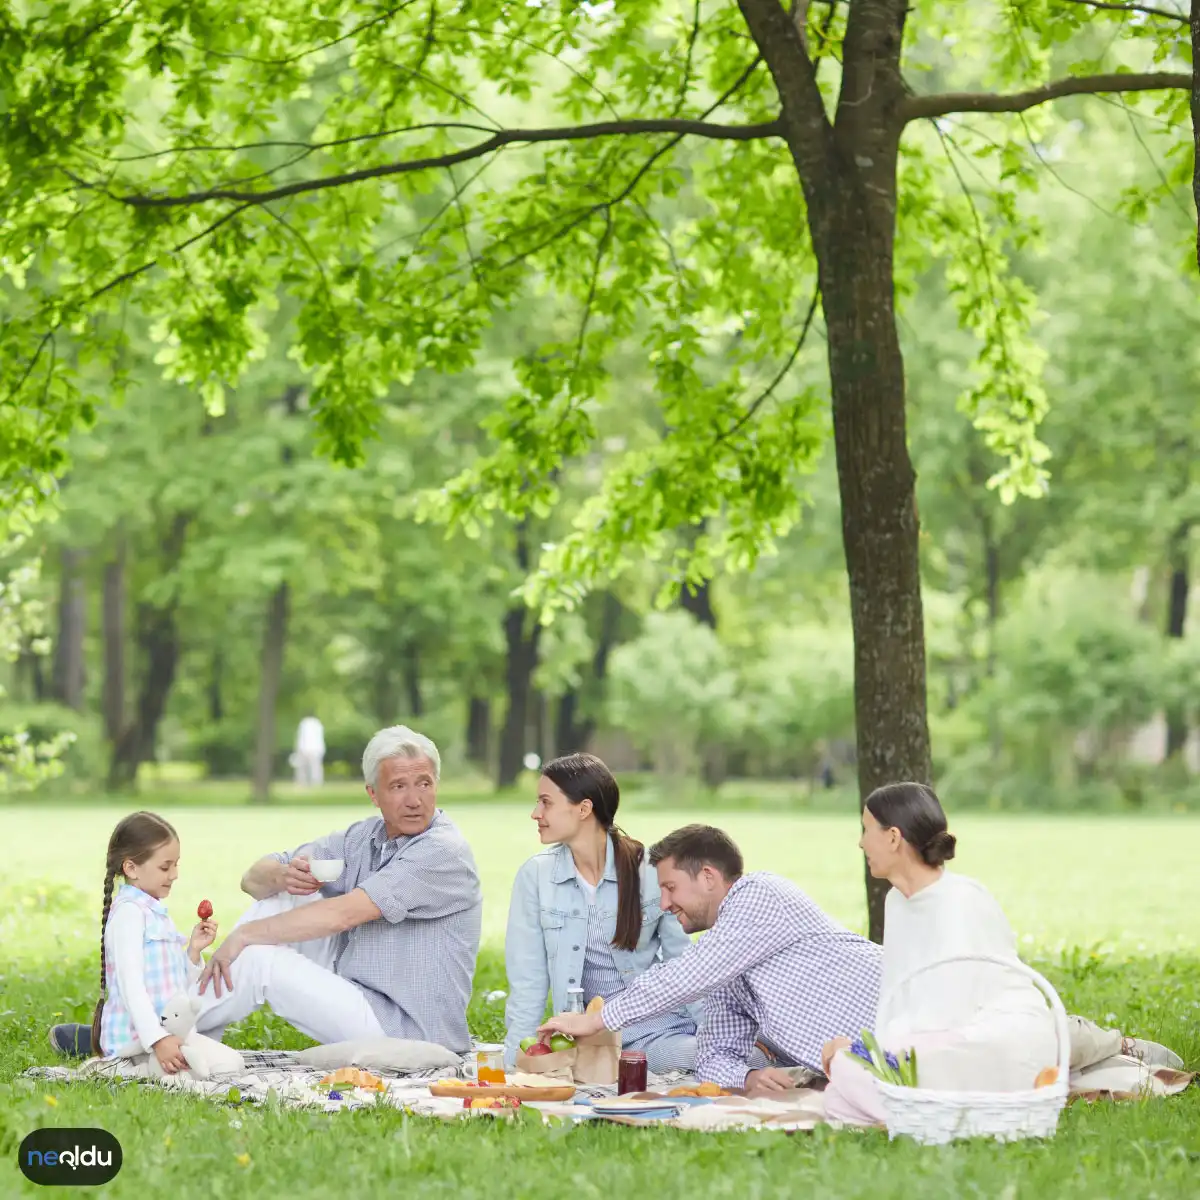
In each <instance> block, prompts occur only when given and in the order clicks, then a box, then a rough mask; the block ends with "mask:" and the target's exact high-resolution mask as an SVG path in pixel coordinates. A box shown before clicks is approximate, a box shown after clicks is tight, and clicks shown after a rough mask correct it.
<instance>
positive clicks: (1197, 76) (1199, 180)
mask: <svg viewBox="0 0 1200 1200" xmlns="http://www.w3.org/2000/svg"><path fill="white" fill-rule="evenodd" d="M1191 26H1192V62H1193V63H1200V0H1192V11H1191ZM1192 141H1193V149H1194V154H1193V158H1192V198H1193V199H1194V200H1195V202H1196V209H1197V211H1198V212H1200V71H1194V72H1193V74H1192ZM1196 264H1197V266H1200V224H1197V226H1196Z"/></svg>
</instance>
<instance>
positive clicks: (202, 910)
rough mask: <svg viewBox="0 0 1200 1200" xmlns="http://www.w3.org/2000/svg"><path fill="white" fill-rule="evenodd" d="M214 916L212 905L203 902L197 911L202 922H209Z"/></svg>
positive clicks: (208, 902) (206, 901) (205, 901)
mask: <svg viewBox="0 0 1200 1200" xmlns="http://www.w3.org/2000/svg"><path fill="white" fill-rule="evenodd" d="M212 914H213V907H212V903H211V902H210V901H208V900H201V901H200V906H199V907H198V908H197V909H196V916H198V917H199V918H200V920H202V921H207V920H208V918H209V917H211V916H212Z"/></svg>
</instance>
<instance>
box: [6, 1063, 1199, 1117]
mask: <svg viewBox="0 0 1200 1200" xmlns="http://www.w3.org/2000/svg"><path fill="white" fill-rule="evenodd" d="M241 1054H242V1058H243V1060H244V1062H245V1068H246V1069H245V1071H244V1072H243V1073H241V1074H239V1075H231V1076H224V1077H222V1078H220V1079H208V1080H201V1079H191V1078H187V1079H181V1078H179V1077H177V1076H175V1077H172V1076H166V1077H160V1076H156V1075H151V1074H150V1073H149V1072H148V1071H147V1070H146V1069H145V1066H144V1064H139V1063H136V1062H134V1061H132V1060H130V1059H123V1058H93V1059H89V1060H87V1061H86V1062H84V1063H82V1064H80V1065H78V1066H68V1065H65V1064H64V1065H55V1066H45V1067H30V1068H29V1069H28V1070H26V1071H25V1072H24V1074H25V1075H26V1076H27V1077H29V1078H34V1079H42V1080H46V1081H53V1082H57V1083H63V1084H70V1083H77V1082H82V1081H87V1080H91V1081H107V1082H110V1083H113V1084H116V1085H123V1084H131V1083H142V1084H147V1085H150V1086H154V1087H161V1088H166V1089H167V1090H170V1091H179V1092H184V1093H187V1094H190V1095H194V1096H198V1097H201V1098H203V1099H207V1100H209V1101H212V1102H216V1103H230V1102H233V1103H251V1104H279V1105H281V1106H284V1107H289V1108H305V1109H311V1110H318V1111H324V1112H328V1113H335V1112H341V1111H343V1110H353V1109H359V1108H368V1107H372V1106H374V1105H378V1104H386V1105H389V1106H391V1107H394V1108H398V1109H403V1110H405V1111H407V1112H410V1113H412V1114H414V1115H416V1116H422V1117H430V1118H437V1119H442V1120H462V1119H470V1118H472V1117H477V1116H481V1115H482V1116H488V1117H496V1118H498V1119H503V1117H504V1116H505V1115H506V1114H503V1113H492V1112H489V1111H487V1110H476V1111H473V1112H468V1111H466V1110H464V1108H463V1106H462V1101H461V1100H457V1099H453V1098H449V1097H444V1096H434V1095H432V1094H431V1093H430V1090H429V1087H430V1084H432V1083H434V1082H435V1081H437V1080H438V1079H455V1078H463V1077H464V1076H465V1075H466V1067H465V1061H464V1063H462V1064H460V1065H459V1066H456V1067H455V1066H450V1067H439V1068H433V1069H430V1070H423V1071H410V1072H399V1071H392V1070H387V1069H382V1068H372V1073H373V1074H375V1075H378V1076H379V1077H380V1078H381V1079H382V1080H383V1081H384V1084H385V1090H384V1091H383V1092H374V1091H364V1090H362V1089H349V1090H346V1091H344V1092H343V1091H339V1092H336V1093H330V1092H328V1091H325V1090H321V1089H318V1087H317V1084H318V1083H320V1081H321V1079H322V1078H323V1076H324V1075H325V1074H326V1072H325V1071H324V1070H321V1069H318V1068H314V1067H311V1066H309V1065H307V1064H305V1063H302V1062H300V1061H299V1060H298V1058H297V1056H296V1052H295V1051H289V1050H243V1051H241ZM796 1075H797V1076H798V1077H797V1078H796V1080H795V1082H796V1084H797V1085H798V1086H797V1088H796V1091H795V1092H793V1093H789V1094H787V1095H786V1096H785V1097H783V1098H781V1099H778V1100H776V1099H771V1100H767V1099H760V1098H755V1099H750V1098H747V1097H744V1096H726V1097H720V1098H718V1099H696V1100H692V1099H689V1100H686V1101H685V1100H680V1101H679V1103H678V1111H677V1112H676V1113H675V1114H674V1115H673V1116H660V1117H658V1118H655V1119H653V1124H656V1125H658V1124H661V1125H666V1126H668V1127H672V1128H677V1129H690V1130H696V1131H702V1132H725V1131H730V1132H741V1131H748V1130H758V1131H762V1132H768V1131H776V1132H795V1131H798V1130H805V1129H812V1128H813V1127H814V1126H816V1125H819V1124H821V1123H823V1122H824V1121H825V1110H824V1097H823V1096H822V1094H821V1091H820V1090H819V1086H818V1087H811V1086H808V1085H809V1084H811V1083H813V1082H814V1081H815V1077H814V1076H813V1075H812V1073H811V1072H805V1073H803V1075H800V1073H799V1072H798V1071H797V1072H796ZM693 1079H694V1077H693V1076H691V1075H689V1074H687V1073H685V1072H683V1071H673V1072H670V1073H668V1074H664V1075H651V1076H650V1077H649V1079H648V1085H647V1086H648V1090H649V1091H651V1092H658V1093H666V1092H669V1091H670V1090H671V1088H673V1087H676V1086H678V1085H679V1084H681V1083H688V1082H692V1081H693ZM1192 1079H1193V1075H1192V1074H1191V1073H1188V1072H1184V1071H1178V1070H1174V1069H1172V1068H1167V1067H1153V1066H1147V1065H1146V1064H1144V1063H1141V1062H1139V1061H1138V1060H1136V1059H1133V1058H1129V1057H1126V1056H1121V1055H1106V1056H1105V1057H1103V1058H1101V1059H1100V1060H1099V1061H1098V1062H1096V1063H1094V1064H1091V1065H1089V1066H1087V1067H1083V1068H1082V1069H1080V1068H1078V1067H1076V1069H1074V1070H1072V1072H1071V1098H1072V1099H1073V1100H1097V1099H1113V1100H1125V1099H1134V1098H1140V1097H1147V1096H1155V1095H1157V1096H1166V1095H1173V1094H1175V1093H1177V1092H1181V1091H1183V1090H1184V1089H1185V1088H1186V1087H1187V1086H1188V1085H1189V1084H1190V1083H1191V1081H1192ZM616 1090H617V1089H616V1086H615V1085H614V1084H607V1085H595V1084H593V1085H588V1084H578V1085H576V1094H575V1100H573V1101H567V1102H559V1103H550V1102H548V1103H533V1104H529V1105H527V1107H529V1108H533V1109H536V1110H538V1111H539V1112H541V1114H542V1117H543V1119H544V1120H547V1121H553V1120H556V1119H557V1120H572V1121H584V1120H594V1119H604V1120H608V1121H613V1122H616V1123H618V1124H626V1125H641V1124H645V1123H647V1120H643V1119H640V1118H639V1117H637V1116H605V1117H603V1118H600V1117H599V1114H597V1113H595V1112H593V1111H592V1109H591V1108H590V1105H589V1102H590V1101H594V1100H601V1099H607V1098H610V1097H613V1096H615V1095H616Z"/></svg>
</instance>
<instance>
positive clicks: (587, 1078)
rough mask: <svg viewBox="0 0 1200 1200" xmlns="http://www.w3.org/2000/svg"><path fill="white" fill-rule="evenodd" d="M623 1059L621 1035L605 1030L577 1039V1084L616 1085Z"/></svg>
mask: <svg viewBox="0 0 1200 1200" xmlns="http://www.w3.org/2000/svg"><path fill="white" fill-rule="evenodd" d="M620 1059H621V1035H620V1033H619V1032H615V1031H613V1030H609V1029H605V1030H603V1031H602V1032H600V1033H593V1034H592V1035H591V1036H590V1037H581V1038H576V1039H575V1067H574V1071H575V1082H576V1083H616V1082H617V1068H618V1066H619V1065H620Z"/></svg>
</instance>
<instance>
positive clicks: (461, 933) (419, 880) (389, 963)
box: [196, 725, 483, 1053]
mask: <svg viewBox="0 0 1200 1200" xmlns="http://www.w3.org/2000/svg"><path fill="white" fill-rule="evenodd" d="M440 771H441V759H440V756H439V754H438V750H437V747H436V746H435V745H434V744H433V742H431V741H430V740H429V738H427V737H424V736H422V735H421V734H419V733H414V732H413V731H412V730H411V729H407V728H405V727H404V726H403V725H397V726H394V727H392V728H391V729H384V730H381V731H380V732H379V733H377V734H376V735H375V736H374V737H373V738H372V739H371V741H370V743H369V744H368V746H367V749H366V751H365V753H364V754H363V777H364V779H365V781H366V786H367V795H368V796H370V797H371V801H372V803H374V805H375V807H376V808H377V809H378V810H379V815H378V816H376V817H373V818H370V819H368V820H365V821H359V822H358V823H357V824H354V825H351V826H350V828H349V829H344V830H339V831H337V832H335V833H331V834H329V835H328V836H326V837H323V838H318V839H317V840H316V841H314V842H310V843H307V844H306V845H304V846H301V847H300V848H299V849H297V850H294V851H291V852H290V853H289V852H286V851H285V852H280V853H276V854H269V855H267V857H266V858H263V859H260V860H259V861H258V862H257V863H255V864H254V865H253V866H252V867H251V868H250V870H249V871H247V872H246V874H245V875H244V876H243V877H242V890H243V891H245V892H247V893H249V895H251V896H253V897H254V898H255V900H256V901H257V903H256V904H253V905H251V907H250V909H249V911H248V912H247V913H246V914H245V916H244V917H243V918H242V920H241V921H240V922H239V923H238V924H237V925H236V926H234V928H233V930H232V931H231V932H230V934H229V936H228V937H227V938H226V939H225V940H224V942H222V943H221V945H220V947H219V948H218V950H217V952H216V953H215V954H214V955H213V957H212V959H211V960H210V961H209V963H208V965H207V966H206V967H205V969H204V972H203V974H202V975H201V978H200V991H201V1002H202V1007H201V1011H200V1015H199V1017H198V1019H197V1022H196V1027H197V1028H198V1029H199V1030H200V1032H201V1033H208V1034H210V1035H212V1036H216V1037H220V1030H222V1029H223V1028H224V1027H225V1026H226V1025H227V1024H229V1023H230V1022H231V1021H239V1020H241V1019H242V1018H243V1017H245V1016H247V1015H248V1014H249V1013H251V1012H252V1011H253V1010H254V1009H256V1008H258V1007H259V1005H261V1004H264V1003H269V1004H270V1005H271V1008H272V1009H274V1011H275V1012H276V1013H278V1014H279V1015H280V1016H281V1017H283V1018H284V1019H285V1020H288V1021H290V1022H291V1023H292V1024H293V1025H295V1026H296V1027H297V1028H298V1029H300V1030H302V1031H303V1032H304V1033H306V1034H308V1035H309V1036H310V1037H312V1038H314V1039H316V1040H317V1041H318V1042H326V1043H328V1042H340V1041H349V1040H355V1039H359V1038H373V1037H376V1038H377V1037H385V1036H386V1037H395V1038H411V1039H415V1040H418V1041H425V1042H434V1043H437V1044H438V1045H441V1046H445V1047H446V1048H447V1049H449V1050H453V1051H455V1052H456V1053H462V1052H464V1051H466V1050H467V1049H469V1048H470V1044H471V1037H470V1033H469V1032H468V1030H467V1002H468V1001H469V1000H470V998H471V979H472V976H473V975H474V973H475V957H476V954H477V953H478V950H479V934H480V926H481V919H482V914H483V896H482V893H481V891H480V887H479V875H478V872H477V871H476V869H475V859H474V857H473V856H472V854H471V848H470V846H468V845H467V842H466V839H465V838H464V837H463V836H462V834H461V833H460V832H459V831H458V829H457V827H456V826H455V825H454V823H453V822H452V821H451V820H450V818H449V817H447V816H446V814H445V813H444V812H442V811H441V809H439V808H438V807H437V785H438V778H439V775H440ZM317 859H341V860H342V861H343V864H344V865H343V868H342V871H341V874H340V875H338V877H337V878H336V879H334V880H332V881H331V882H328V883H324V884H322V883H320V882H318V881H317V879H316V878H314V876H313V874H312V871H311V869H310V867H309V862H310V860H317ZM210 984H211V987H210V986H209V985H210Z"/></svg>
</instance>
